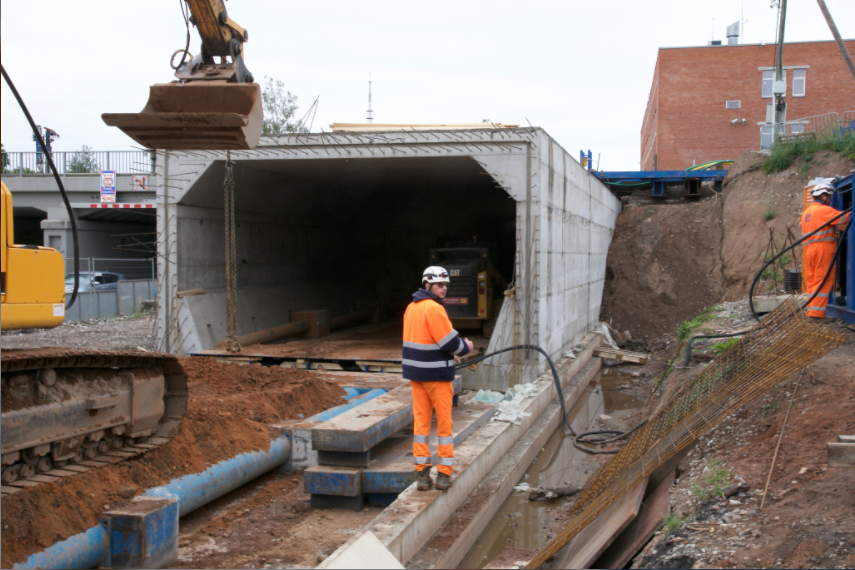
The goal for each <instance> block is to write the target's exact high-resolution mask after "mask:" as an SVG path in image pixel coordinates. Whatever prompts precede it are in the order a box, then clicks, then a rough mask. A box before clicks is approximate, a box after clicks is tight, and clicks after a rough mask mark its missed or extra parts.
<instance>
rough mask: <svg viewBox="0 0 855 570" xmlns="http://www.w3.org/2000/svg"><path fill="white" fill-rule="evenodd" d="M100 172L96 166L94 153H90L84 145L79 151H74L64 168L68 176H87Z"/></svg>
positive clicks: (88, 148) (99, 168)
mask: <svg viewBox="0 0 855 570" xmlns="http://www.w3.org/2000/svg"><path fill="white" fill-rule="evenodd" d="M100 170H101V167H100V166H99V165H98V161H97V160H96V158H95V153H94V152H92V148H90V147H88V146H86V145H83V146H82V147H80V150H77V151H75V152H74V154H72V155H71V158H70V159H69V160H68V165H67V166H66V171H67V172H68V173H69V174H87V173H92V172H99V171H100Z"/></svg>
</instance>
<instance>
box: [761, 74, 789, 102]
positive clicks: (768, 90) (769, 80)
mask: <svg viewBox="0 0 855 570" xmlns="http://www.w3.org/2000/svg"><path fill="white" fill-rule="evenodd" d="M781 79H783V81H784V83H786V82H787V70H786V69H784V70H782V75H781ZM773 83H775V72H774V70H769V71H764V72H763V87H762V95H761V97H762V98H763V99H771V98H772V84H773Z"/></svg>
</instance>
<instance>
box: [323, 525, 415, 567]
mask: <svg viewBox="0 0 855 570" xmlns="http://www.w3.org/2000/svg"><path fill="white" fill-rule="evenodd" d="M403 567H404V566H403V565H402V564H401V563H400V562H398V560H397V559H396V558H395V557H394V556H393V555H392V553H391V552H389V550H388V549H387V548H386V547H385V546H383V544H382V543H381V542H380V541H379V540H377V537H376V536H374V533H372V532H371V531H365V532H364V533H363V534H362V535H361V536H360V537H359V538H357V539H356V540H354V541H353V542H351V543H350V544H349V545H348V547H347V548H346V549H344V550H340V551H339V550H337V551H336V552H334V553H333V554H331V555H330V556H329V557H328V558H327V559H326V560H324V561H323V562H321V564H320V565H318V568H353V569H363V568H364V569H368V568H389V569H391V568H403Z"/></svg>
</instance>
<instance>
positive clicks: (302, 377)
mask: <svg viewBox="0 0 855 570" xmlns="http://www.w3.org/2000/svg"><path fill="white" fill-rule="evenodd" d="M182 364H183V365H184V366H185V369H186V371H187V375H188V380H189V382H188V388H189V399H188V403H187V415H186V416H185V418H184V422H183V423H182V425H181V430H180V431H179V433H178V435H177V436H176V437H175V438H174V439H173V440H172V441H170V442H169V443H168V444H166V445H165V446H163V447H161V448H158V449H155V450H152V451H150V452H148V453H146V454H145V455H142V456H140V457H138V458H135V459H132V460H129V461H126V462H124V463H121V464H118V465H113V466H110V467H104V468H99V469H94V470H91V471H88V472H86V473H83V474H80V475H78V476H75V477H69V478H66V479H62V480H60V481H59V482H56V483H47V484H41V485H39V486H38V487H34V488H27V489H24V490H22V491H20V492H18V493H15V494H14V495H7V496H4V497H3V499H2V524H3V532H2V549H1V550H2V561H1V562H2V566H3V567H4V568H10V567H11V566H12V565H13V564H15V563H16V562H21V561H23V560H24V559H25V558H26V557H27V556H28V555H30V554H32V553H34V552H38V551H40V550H43V549H44V548H46V547H48V546H50V545H52V544H54V543H55V542H57V541H59V540H64V539H66V538H68V537H69V536H71V535H74V534H77V533H79V532H82V531H84V530H86V529H88V528H90V527H92V526H94V525H95V524H96V523H97V521H98V518H97V517H98V515H99V514H100V513H101V512H102V511H104V510H106V509H108V508H109V507H115V506H117V505H120V504H122V503H123V499H121V498H119V496H118V495H117V492H118V490H119V489H121V488H122V487H129V486H131V487H136V488H137V492H138V493H139V492H142V491H143V490H145V489H146V488H149V487H154V486H157V485H162V484H165V483H167V482H169V481H170V480H172V479H174V478H176V477H180V476H182V475H187V474H189V473H197V472H200V471H204V470H205V469H206V468H208V467H209V466H211V465H213V464H215V463H217V462H219V461H222V460H224V459H228V458H231V457H233V456H235V455H237V454H239V453H243V452H248V451H257V450H262V449H267V448H268V447H269V445H270V441H271V439H272V438H273V437H275V436H276V435H277V433H276V432H275V431H274V430H272V429H271V428H270V427H269V424H270V423H271V422H274V421H277V420H284V419H299V418H300V417H307V416H309V415H313V414H316V413H318V412H321V411H323V410H325V409H328V408H331V407H333V406H336V405H339V404H341V403H342V399H341V397H342V396H343V395H344V391H343V390H342V389H341V388H340V387H339V386H338V385H336V384H334V383H332V382H328V381H326V380H323V379H321V378H320V377H318V376H317V375H315V373H313V372H309V371H302V370H294V369H286V368H279V367H270V368H267V367H263V366H261V365H259V364H249V365H245V366H238V365H236V364H221V363H218V362H216V361H214V360H213V359H206V358H186V359H184V360H183V361H182ZM47 513H50V515H49V516H48V515H47Z"/></svg>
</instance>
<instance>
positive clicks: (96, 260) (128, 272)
mask: <svg viewBox="0 0 855 570" xmlns="http://www.w3.org/2000/svg"><path fill="white" fill-rule="evenodd" d="M80 272H81V273H84V272H85V273H104V272H107V273H115V274H117V275H119V276H120V277H118V280H136V279H157V260H156V259H155V258H154V257H150V258H146V259H110V258H103V257H81V258H80ZM73 273H74V258H71V257H67V258H66V259H65V274H66V275H72V274H73Z"/></svg>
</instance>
